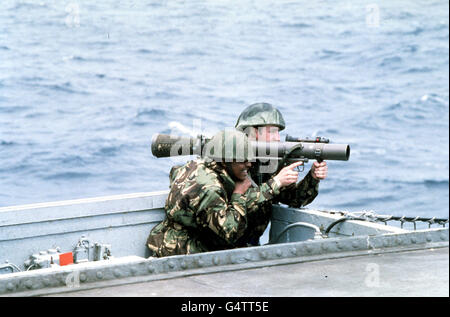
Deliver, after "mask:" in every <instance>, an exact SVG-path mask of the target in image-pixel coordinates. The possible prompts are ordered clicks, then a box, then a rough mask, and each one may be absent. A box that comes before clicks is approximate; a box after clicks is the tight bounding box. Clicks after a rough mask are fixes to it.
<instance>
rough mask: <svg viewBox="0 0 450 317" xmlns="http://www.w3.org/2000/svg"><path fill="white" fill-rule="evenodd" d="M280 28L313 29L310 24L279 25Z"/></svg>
mask: <svg viewBox="0 0 450 317" xmlns="http://www.w3.org/2000/svg"><path fill="white" fill-rule="evenodd" d="M281 27H283V28H292V29H306V28H311V27H313V26H312V25H311V24H308V23H301V22H299V23H283V24H281Z"/></svg>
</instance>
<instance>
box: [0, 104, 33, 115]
mask: <svg viewBox="0 0 450 317" xmlns="http://www.w3.org/2000/svg"><path fill="white" fill-rule="evenodd" d="M30 109H31V107H29V106H0V113H17V112H21V111H25V110H30Z"/></svg>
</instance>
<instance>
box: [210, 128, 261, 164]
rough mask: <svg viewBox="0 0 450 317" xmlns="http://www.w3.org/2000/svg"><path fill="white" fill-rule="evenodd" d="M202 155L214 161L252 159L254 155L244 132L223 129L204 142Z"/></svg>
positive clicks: (243, 160)
mask: <svg viewBox="0 0 450 317" xmlns="http://www.w3.org/2000/svg"><path fill="white" fill-rule="evenodd" d="M203 156H204V157H205V158H209V159H212V160H214V161H216V162H233V161H235V162H245V161H253V160H254V158H255V155H254V153H253V148H252V146H251V144H250V142H249V139H248V137H247V135H245V133H243V132H240V131H236V130H223V131H220V132H219V133H217V134H216V135H214V136H213V137H212V138H211V140H209V141H208V142H207V143H206V146H205V148H204V152H203Z"/></svg>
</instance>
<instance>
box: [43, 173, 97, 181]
mask: <svg viewBox="0 0 450 317" xmlns="http://www.w3.org/2000/svg"><path fill="white" fill-rule="evenodd" d="M92 176H94V174H92V173H86V172H62V173H54V174H51V175H47V176H44V177H43V179H45V180H67V179H79V178H88V177H92Z"/></svg>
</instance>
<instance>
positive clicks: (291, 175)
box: [273, 162, 303, 187]
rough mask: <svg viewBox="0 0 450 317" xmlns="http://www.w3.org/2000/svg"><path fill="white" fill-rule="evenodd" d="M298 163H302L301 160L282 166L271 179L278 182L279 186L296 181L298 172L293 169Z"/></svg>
mask: <svg viewBox="0 0 450 317" xmlns="http://www.w3.org/2000/svg"><path fill="white" fill-rule="evenodd" d="M300 165H303V162H295V163H293V164H291V165H288V166H286V167H284V168H283V169H282V170H281V171H280V172H279V173H278V174H277V176H275V177H274V178H273V179H274V180H275V182H277V183H278V185H279V186H280V187H284V186H288V185H290V184H292V183H296V182H297V179H298V172H297V171H294V168H296V167H297V166H300Z"/></svg>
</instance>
